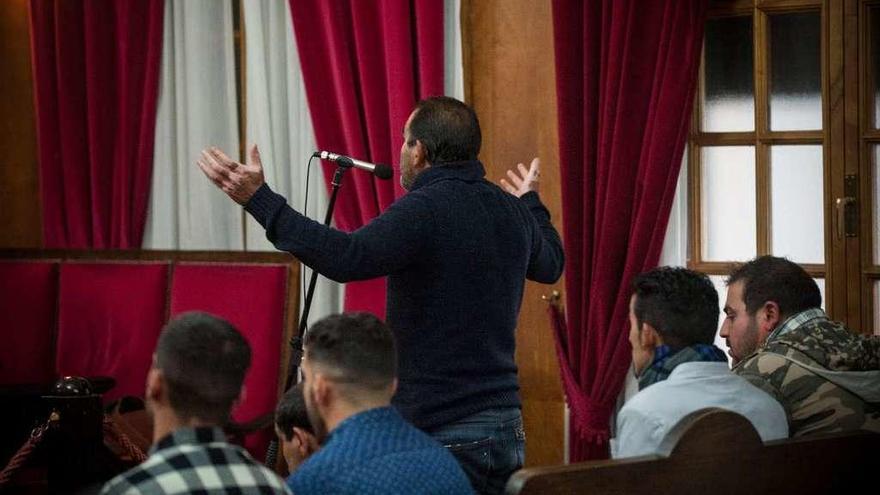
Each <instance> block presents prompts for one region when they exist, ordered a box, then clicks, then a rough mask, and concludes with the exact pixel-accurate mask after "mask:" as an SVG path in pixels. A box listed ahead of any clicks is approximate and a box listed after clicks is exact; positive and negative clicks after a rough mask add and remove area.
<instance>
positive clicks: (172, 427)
mask: <svg viewBox="0 0 880 495" xmlns="http://www.w3.org/2000/svg"><path fill="white" fill-rule="evenodd" d="M214 426H220V425H218V424H216V423H213V422H210V421H204V420H202V419H199V418H189V419H186V420H183V419H181V418H180V417H179V416H177V414H175V413H174V411H172V410H169V409H160V410H154V412H153V443H156V442H158V441H159V440H161V439H163V438H165V437H166V436H167V435H170V434H172V433H174V432H175V431H177V430H178V429H180V428H201V427H214Z"/></svg>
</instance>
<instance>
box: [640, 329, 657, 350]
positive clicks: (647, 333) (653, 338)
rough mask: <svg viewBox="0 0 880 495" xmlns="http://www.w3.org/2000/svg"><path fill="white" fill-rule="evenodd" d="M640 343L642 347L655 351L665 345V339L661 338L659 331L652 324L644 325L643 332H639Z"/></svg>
mask: <svg viewBox="0 0 880 495" xmlns="http://www.w3.org/2000/svg"><path fill="white" fill-rule="evenodd" d="M639 342H640V343H641V344H642V347H646V348H648V349H654V348H656V347H660V346H661V345H663V339H661V338H660V334H659V333H658V332H657V329H656V328H654V326H653V325H651V324H650V323H642V331H641V332H639Z"/></svg>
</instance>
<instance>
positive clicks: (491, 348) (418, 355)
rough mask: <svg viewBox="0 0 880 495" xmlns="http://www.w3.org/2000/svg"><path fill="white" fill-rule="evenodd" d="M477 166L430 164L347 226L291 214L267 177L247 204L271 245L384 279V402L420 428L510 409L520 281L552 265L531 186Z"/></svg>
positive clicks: (554, 258) (335, 271) (349, 273)
mask: <svg viewBox="0 0 880 495" xmlns="http://www.w3.org/2000/svg"><path fill="white" fill-rule="evenodd" d="M484 175H485V171H484V170H483V165H482V164H481V163H480V162H477V161H474V162H460V163H448V164H443V165H442V166H433V167H430V168H428V169H426V170H424V171H423V172H421V173H420V174H419V176H418V177H417V178H416V180H415V183H414V184H413V186H412V188H411V191H410V192H409V193H407V194H406V195H405V196H403V197H402V198H400V199H398V200H397V201H396V202H395V203H394V204H392V205H391V206H390V207H389V208H388V209H387V210H386V211H385V212H383V213H382V214H381V215H379V216H378V217H376V218H375V219H373V221H371V222H370V223H369V224H367V225H365V226H364V227H362V228H360V229H358V230H356V231H355V232H352V233H350V234H349V233H345V232H341V231H338V230H335V229H331V228H327V227H325V226H323V225H322V224H320V223H318V222H316V221H313V220H310V219H308V218H306V217H304V216H302V215H300V214H299V213H297V212H296V211H294V210H293V209H292V208H290V207H289V206H287V204H286V201H285V199H284V198H283V197H281V196H279V195H277V194H275V193H273V192H272V191H271V190H270V189H269V188H268V186H265V185H264V186H262V187H261V188H260V189H259V190H258V191H257V193H256V194H255V195H254V196H253V198H251V200H250V202H249V203H248V204H247V205H246V209H247V211H248V212H249V213H251V215H253V216H254V218H256V220H257V221H258V222H260V224H261V225H262V226H263V227H264V228H266V235H267V237H268V238H269V240H270V241H271V242H272V243H274V244H275V247H277V248H278V249H281V250H284V251H288V252H290V253H292V254H294V255H295V256H296V257H297V258H298V259H299V260H300V261H301V262H303V263H304V264H306V265H308V266H309V267H311V268H313V269H315V270H316V271H318V272H319V273H321V274H322V275H324V276H327V277H329V278H331V279H333V280H336V281H339V282H345V281H349V280H363V279H369V278H374V277H378V276H383V275H387V276H388V292H387V298H388V300H387V322H388V324H389V325H390V327H391V329H392V331H393V332H394V336H395V338H396V340H397V347H398V355H399V387H398V391H397V394H396V395H395V397H394V400H393V403H394V405H395V406H396V407H397V408H398V409H399V410H400V412H401V413H402V414H403V416H404V417H405V418H406V419H408V420H409V421H411V422H412V423H413V424H415V425H416V426H418V427H420V428H423V429H431V428H434V427H437V426H441V425H444V424H447V423H450V422H452V421H455V420H457V419H460V418H463V417H465V416H468V415H471V414H474V413H477V412H480V411H482V410H485V409H490V408H496V407H519V406H520V401H519V394H518V390H519V386H518V384H517V377H516V371H517V370H516V364H515V362H514V349H515V339H514V337H515V330H516V321H517V315H518V313H519V308H520V303H521V301H522V294H523V286H524V284H525V278H529V279H531V280H536V281H538V282H543V283H552V282H555V281H556V280H558V279H559V277H560V276H561V274H562V268H563V253H562V243H561V241H560V238H559V234H558V233H557V232H556V229H554V228H553V226H552V225H551V224H550V214H549V212H548V211H547V209H546V208H544V206H543V205H542V204H541V201H540V199H539V198H538V195H537V194H536V193H527V194H525V195H523V196H522V197H521V198H516V197H515V196H513V195H511V194H508V193H506V192H504V191H503V190H502V189H501V188H499V187H498V186H496V185H494V184H492V183H491V182H488V181H486V180H485V179H484Z"/></svg>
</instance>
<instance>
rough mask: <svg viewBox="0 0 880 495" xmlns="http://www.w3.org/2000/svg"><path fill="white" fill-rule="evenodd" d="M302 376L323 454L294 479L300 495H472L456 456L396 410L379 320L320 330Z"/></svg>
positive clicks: (350, 319) (390, 352) (329, 322)
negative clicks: (374, 494) (469, 494)
mask: <svg viewBox="0 0 880 495" xmlns="http://www.w3.org/2000/svg"><path fill="white" fill-rule="evenodd" d="M301 368H302V372H303V383H304V389H303V393H304V395H305V402H306V410H307V411H308V415H309V421H310V422H311V423H312V426H313V427H314V429H315V435H316V436H317V438H318V441H319V442H321V444H322V447H321V449H320V450H319V451H318V452H316V453H315V454H314V455H313V456H311V457H309V458H308V459H307V460H306V461H305V462H304V463H303V464H302V465H301V466H300V467H299V469H297V470H296V472H294V473H293V474H292V475H291V476H290V478H288V480H287V484H288V486H289V487H290V488H291V489H292V490H293V491H294V493H296V494H297V495H309V494H320V493H335V494H347V493H351V494H355V493H358V494H360V493H364V494H370V493H376V494H404V493H406V494H419V493H437V494H441V493H442V494H458V493H472V490H471V487H470V483H469V481H468V478H467V477H466V476H465V474H464V472H463V471H462V470H461V467H459V465H458V462H456V460H455V458H454V457H453V456H452V454H450V453H449V451H447V450H446V449H444V448H443V446H442V445H440V444H439V443H437V442H436V441H435V440H433V439H432V438H431V437H429V436H428V435H427V434H425V433H423V432H422V431H420V430H418V429H416V428H415V427H414V426H412V425H410V424H409V423H407V422H406V421H404V420H403V418H402V417H401V416H400V414H398V412H397V411H396V410H395V409H394V408H392V407H391V406H390V401H391V396H392V395H394V391H395V389H396V387H397V352H396V350H395V346H394V338H393V337H392V335H391V330H390V329H389V328H388V327H387V326H386V325H385V324H384V323H382V321H380V320H379V319H378V318H376V317H375V316H373V315H370V314H367V313H356V314H342V315H333V316H329V317H327V318H324V319H323V320H321V321H319V322H317V323H315V325H313V326H312V328H311V330H310V331H309V333H308V334H306V338H305V354H304V356H303V360H302V366H301Z"/></svg>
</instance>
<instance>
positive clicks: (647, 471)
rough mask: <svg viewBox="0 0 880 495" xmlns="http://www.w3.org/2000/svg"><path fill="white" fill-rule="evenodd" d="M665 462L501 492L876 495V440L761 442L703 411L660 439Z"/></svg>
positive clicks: (861, 435) (520, 482) (863, 436)
mask: <svg viewBox="0 0 880 495" xmlns="http://www.w3.org/2000/svg"><path fill="white" fill-rule="evenodd" d="M662 449H663V451H664V452H669V455H668V456H663V455H654V456H643V457H634V458H627V459H617V460H604V461H590V462H583V463H577V464H572V465H567V466H550V467H536V468H528V469H522V470H520V471H518V472H516V473H514V475H513V476H512V477H511V479H510V481H509V482H508V483H507V487H506V493H508V494H511V495H512V494H519V495H530V494H543V495H548V494H573V493H597V494H598V493H601V494H624V493H627V494H633V493H645V494H661V493H670V494H675V495H681V494H695V495H696V494H699V495H707V494H712V495H714V494H728V493H729V494H738V495H758V494H774V495H779V494H783V493H791V494H797V495H806V494H826V493H843V492H842V490H853V492H852V493H857V492H856V491H855V490H858V493H876V492H877V491H878V489H880V434H873V433H866V432H854V433H839V434H830V435H822V436H819V435H817V436H813V437H806V438H797V439H788V440H777V441H773V442H768V443H767V444H764V443H762V442H761V439H760V437H759V436H758V433H757V432H756V431H755V429H754V428H753V427H752V425H751V423H749V421H748V420H747V419H745V418H744V417H742V416H740V415H738V414H735V413H732V412H729V411H724V410H721V409H705V410H702V411H697V412H696V413H694V414H691V415H689V416H687V417H685V418H684V419H683V420H682V421H681V422H680V423H679V424H678V425H677V426H676V427H675V428H674V429H673V430H672V431H671V432H670V434H669V436H668V437H667V438H666V439H665V440H664V444H663V446H662Z"/></svg>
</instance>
